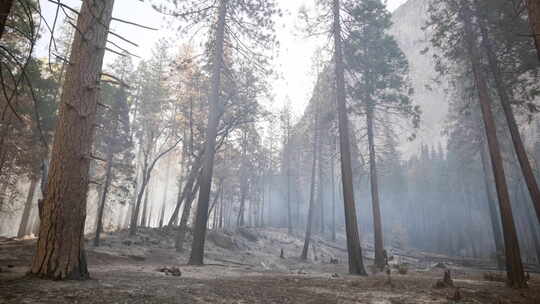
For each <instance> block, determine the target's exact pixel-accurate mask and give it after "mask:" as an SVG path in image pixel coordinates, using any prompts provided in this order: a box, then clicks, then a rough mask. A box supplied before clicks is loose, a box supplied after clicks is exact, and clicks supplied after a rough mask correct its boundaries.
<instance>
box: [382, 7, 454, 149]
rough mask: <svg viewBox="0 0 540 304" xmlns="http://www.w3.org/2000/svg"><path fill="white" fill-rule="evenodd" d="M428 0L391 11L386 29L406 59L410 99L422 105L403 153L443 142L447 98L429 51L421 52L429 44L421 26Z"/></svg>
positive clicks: (426, 34) (426, 15)
mask: <svg viewBox="0 0 540 304" xmlns="http://www.w3.org/2000/svg"><path fill="white" fill-rule="evenodd" d="M428 4H429V0H409V1H407V2H406V3H405V4H403V5H402V6H400V7H399V8H398V9H397V10H396V11H394V13H393V14H392V20H393V22H394V25H393V26H392V29H391V30H390V33H391V34H392V35H393V36H394V38H395V39H396V40H397V42H398V44H399V46H400V48H401V49H402V51H403V52H404V53H405V55H406V56H407V59H408V60H409V69H410V77H411V82H412V84H413V87H414V91H415V94H414V97H413V100H414V102H415V103H416V104H417V105H420V107H421V109H422V112H423V114H422V124H421V127H420V130H419V131H418V132H417V135H418V137H417V140H415V141H414V142H411V143H405V144H404V146H403V151H404V152H405V154H409V153H414V152H416V151H417V147H419V145H420V144H422V143H424V144H428V145H435V144H437V143H439V142H443V141H444V140H443V137H442V135H441V131H442V128H443V125H444V120H445V117H446V114H447V112H448V102H447V97H446V93H445V89H446V88H445V87H444V86H443V85H439V84H436V83H435V82H434V81H433V79H434V78H435V77H436V76H437V73H436V72H435V67H434V61H433V56H432V55H433V54H432V53H430V52H428V53H427V54H421V51H422V50H424V49H425V48H426V47H429V46H430V42H429V39H430V37H429V33H426V32H425V31H424V30H422V27H423V26H424V24H425V23H426V21H427V18H428V13H427V9H428Z"/></svg>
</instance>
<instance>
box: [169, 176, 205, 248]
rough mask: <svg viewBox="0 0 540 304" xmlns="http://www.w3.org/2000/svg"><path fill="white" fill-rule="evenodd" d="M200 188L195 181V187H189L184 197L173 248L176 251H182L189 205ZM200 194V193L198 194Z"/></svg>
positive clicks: (189, 211)
mask: <svg viewBox="0 0 540 304" xmlns="http://www.w3.org/2000/svg"><path fill="white" fill-rule="evenodd" d="M199 189H200V184H199V182H197V184H196V185H195V188H193V189H190V190H191V191H189V192H188V193H189V195H188V197H187V198H186V204H185V205H184V210H183V211H182V219H181V220H180V225H179V227H178V234H177V235H176V241H175V244H174V246H175V248H176V251H177V252H184V240H185V238H186V230H187V222H188V220H189V215H190V214H191V206H192V205H193V200H194V199H195V195H196V194H197V191H199ZM199 195H200V194H199Z"/></svg>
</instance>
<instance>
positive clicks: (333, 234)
mask: <svg viewBox="0 0 540 304" xmlns="http://www.w3.org/2000/svg"><path fill="white" fill-rule="evenodd" d="M334 171H335V170H334V158H333V157H331V158H330V175H331V178H332V241H335V240H336V176H335V175H336V173H335V172H334Z"/></svg>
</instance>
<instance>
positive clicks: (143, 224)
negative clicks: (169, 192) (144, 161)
mask: <svg viewBox="0 0 540 304" xmlns="http://www.w3.org/2000/svg"><path fill="white" fill-rule="evenodd" d="M146 188H147V189H146V191H145V192H144V202H143V211H142V215H141V227H146V226H147V223H148V222H147V219H148V217H147V215H148V194H149V192H150V188H148V186H147V187H146Z"/></svg>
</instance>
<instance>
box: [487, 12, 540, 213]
mask: <svg viewBox="0 0 540 304" xmlns="http://www.w3.org/2000/svg"><path fill="white" fill-rule="evenodd" d="M480 24H481V32H482V46H483V47H484V49H485V51H486V54H487V57H488V62H489V69H490V72H491V74H492V75H493V79H494V80H495V86H496V89H497V95H498V96H499V98H500V100H501V105H502V108H503V112H504V116H505V117H506V122H507V123H508V129H509V130H510V137H511V138H512V143H513V144H514V150H515V151H516V156H517V158H518V162H519V165H520V168H521V172H522V173H523V177H524V179H525V183H526V185H527V189H528V190H529V195H530V196H531V200H532V202H533V207H534V210H535V211H536V216H537V218H538V222H539V223H540V189H539V188H538V184H537V183H536V178H535V176H534V172H533V168H532V166H531V162H530V161H529V156H528V155H527V151H526V150H525V145H524V144H523V140H522V139H521V135H520V133H519V127H518V124H517V122H516V118H515V116H514V112H513V110H512V105H511V104H512V102H511V97H510V95H509V94H508V92H507V90H506V86H505V84H504V80H503V78H502V71H501V69H500V64H499V62H498V60H497V57H496V56H495V53H494V52H493V48H492V45H491V42H490V41H489V35H488V32H487V29H486V26H485V22H483V20H481V21H480Z"/></svg>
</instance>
